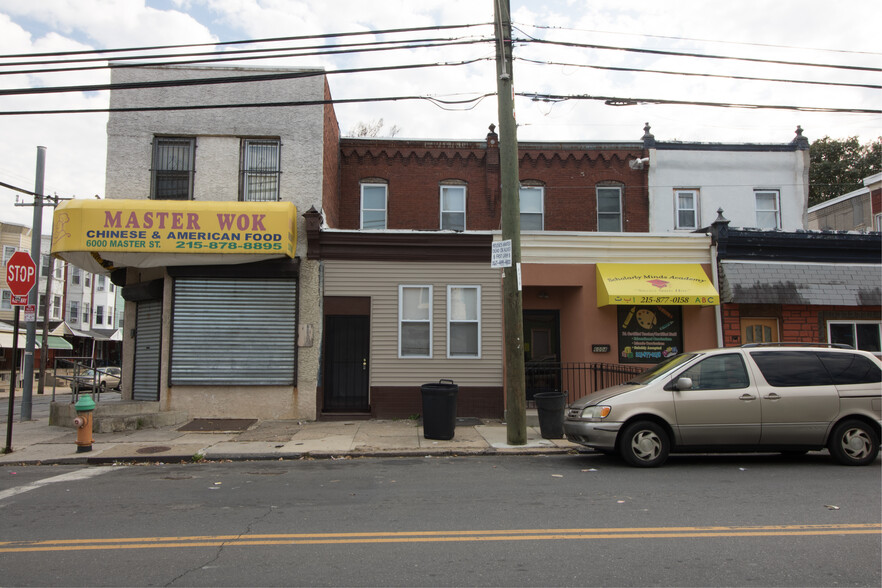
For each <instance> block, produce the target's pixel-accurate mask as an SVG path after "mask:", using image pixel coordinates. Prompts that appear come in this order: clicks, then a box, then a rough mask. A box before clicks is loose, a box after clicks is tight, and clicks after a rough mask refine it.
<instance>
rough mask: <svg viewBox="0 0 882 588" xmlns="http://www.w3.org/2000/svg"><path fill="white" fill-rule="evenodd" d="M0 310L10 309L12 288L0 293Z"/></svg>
mask: <svg viewBox="0 0 882 588" xmlns="http://www.w3.org/2000/svg"><path fill="white" fill-rule="evenodd" d="M0 310H12V290H3V292H2V293H0Z"/></svg>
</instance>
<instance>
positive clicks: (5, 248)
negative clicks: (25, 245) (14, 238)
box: [3, 245, 18, 268]
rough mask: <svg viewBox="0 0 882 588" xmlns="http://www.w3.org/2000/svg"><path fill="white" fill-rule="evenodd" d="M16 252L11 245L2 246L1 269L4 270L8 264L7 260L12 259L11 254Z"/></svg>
mask: <svg viewBox="0 0 882 588" xmlns="http://www.w3.org/2000/svg"><path fill="white" fill-rule="evenodd" d="M16 251H18V249H16V248H15V247H14V246H13V245H4V246H3V267H4V268H6V264H7V263H8V262H9V258H10V257H12V254H13V253H15V252H16Z"/></svg>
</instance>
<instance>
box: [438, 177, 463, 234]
mask: <svg viewBox="0 0 882 588" xmlns="http://www.w3.org/2000/svg"><path fill="white" fill-rule="evenodd" d="M445 190H449V191H451V192H460V193H461V194H462V209H461V210H456V209H452V208H449V209H446V210H445V208H444V192H445ZM466 196H467V193H466V187H465V186H459V185H449V184H445V185H442V186H441V191H440V196H439V198H438V199H439V200H440V205H441V230H442V231H465V230H466ZM444 215H448V216H451V215H461V216H462V225H461V226H462V228H460V229H456V228H448V227H445V226H444Z"/></svg>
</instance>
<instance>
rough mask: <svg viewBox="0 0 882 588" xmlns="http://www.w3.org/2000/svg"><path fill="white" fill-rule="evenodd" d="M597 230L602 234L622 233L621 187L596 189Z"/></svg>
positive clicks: (600, 187)
mask: <svg viewBox="0 0 882 588" xmlns="http://www.w3.org/2000/svg"><path fill="white" fill-rule="evenodd" d="M597 230H598V231H600V232H604V233H607V232H608V233H621V232H622V188H621V187H619V186H598V187H597Z"/></svg>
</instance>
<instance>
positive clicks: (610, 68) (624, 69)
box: [515, 57, 882, 90]
mask: <svg viewBox="0 0 882 588" xmlns="http://www.w3.org/2000/svg"><path fill="white" fill-rule="evenodd" d="M515 59H517V60H518V61H524V62H526V63H534V64H537V65H558V66H562V67H584V68H590V69H602V70H607V71H621V72H630V73H655V74H665V75H675V76H697V77H707V78H722V79H729V80H749V81H758V82H782V83H788V84H816V85H820V86H844V87H848V88H869V89H871V90H880V89H882V85H879V84H852V83H847V82H818V81H813V80H788V79H783V78H756V77H750V76H731V75H723V74H709V73H696V72H684V71H667V70H661V69H641V68H636V67H613V66H607V65H589V64H579V63H563V62H559V61H540V60H538V59H527V58H525V57H516V58H515Z"/></svg>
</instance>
